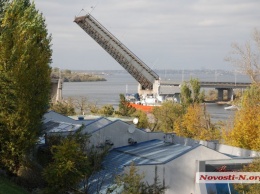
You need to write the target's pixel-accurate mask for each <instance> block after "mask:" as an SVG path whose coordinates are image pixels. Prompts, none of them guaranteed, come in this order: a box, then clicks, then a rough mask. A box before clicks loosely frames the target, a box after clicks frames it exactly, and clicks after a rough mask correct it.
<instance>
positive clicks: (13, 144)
mask: <svg viewBox="0 0 260 194" xmlns="http://www.w3.org/2000/svg"><path fill="white" fill-rule="evenodd" d="M1 2H2V1H1ZM0 25H1V29H0V30H1V31H0V48H1V49H0V91H1V92H0V103H1V107H0V165H1V166H2V167H5V168H6V169H8V170H9V171H11V172H13V173H17V171H18V169H19V168H20V166H21V165H22V163H23V159H24V158H25V157H24V156H25V155H26V154H27V153H28V152H29V151H30V150H31V148H32V147H34V145H35V143H36V141H37V139H38V135H39V133H40V128H41V119H42V116H43V114H44V113H45V112H46V111H47V108H48V103H49V96H50V66H49V64H50V63H51V55H52V50H51V48H50V47H51V45H50V44H51V37H50V36H49V35H48V32H47V30H46V25H45V21H44V18H43V16H42V15H41V14H40V13H39V12H38V11H37V10H36V8H35V5H34V3H30V1H29V0H23V1H22V0H13V1H10V2H8V3H7V4H6V6H5V8H4V11H3V14H2V19H1V21H0Z"/></svg>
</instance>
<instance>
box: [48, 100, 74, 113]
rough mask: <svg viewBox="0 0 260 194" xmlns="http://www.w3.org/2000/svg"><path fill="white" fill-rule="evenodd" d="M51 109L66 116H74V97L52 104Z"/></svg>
mask: <svg viewBox="0 0 260 194" xmlns="http://www.w3.org/2000/svg"><path fill="white" fill-rule="evenodd" d="M50 109H51V110H53V111H55V112H57V113H60V114H63V115H66V116H72V115H75V114H76V112H75V108H74V106H73V102H72V99H68V100H67V101H61V102H60V101H58V102H56V103H54V104H52V105H51V107H50Z"/></svg>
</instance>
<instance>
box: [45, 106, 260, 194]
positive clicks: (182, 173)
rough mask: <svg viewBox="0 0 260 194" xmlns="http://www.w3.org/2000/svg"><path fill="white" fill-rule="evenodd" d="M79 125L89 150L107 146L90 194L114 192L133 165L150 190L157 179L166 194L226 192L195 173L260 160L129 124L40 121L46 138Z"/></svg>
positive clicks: (54, 116)
mask: <svg viewBox="0 0 260 194" xmlns="http://www.w3.org/2000/svg"><path fill="white" fill-rule="evenodd" d="M82 124H84V125H83V131H82V132H83V133H88V134H90V135H91V137H90V139H89V141H90V145H93V146H95V147H96V148H97V149H99V148H100V147H102V146H104V145H106V144H109V145H110V146H111V150H110V152H109V154H108V155H107V156H106V158H105V160H104V162H103V170H101V171H100V172H98V173H96V174H94V175H93V176H92V177H91V178H90V180H89V189H90V193H106V192H107V190H108V189H109V190H110V192H113V188H114V178H115V177H116V176H117V175H119V174H121V173H123V172H126V171H127V170H128V168H129V165H130V164H131V163H134V164H135V166H136V168H137V169H138V172H140V173H144V175H145V182H148V183H149V184H152V183H153V181H154V177H155V176H158V177H159V179H160V182H161V183H162V184H164V185H165V186H167V190H166V193H167V194H175V193H176V194H180V193H189V194H190V193H192V194H207V193H214V192H215V193H222V191H223V192H224V191H225V192H228V189H229V188H228V187H227V184H220V185H219V184H205V183H200V184H199V183H196V172H214V171H217V170H218V169H219V168H220V167H222V166H225V167H227V168H228V169H241V168H242V166H243V164H248V163H250V162H251V161H252V159H253V158H254V157H256V156H257V155H258V154H260V153H258V152H255V151H251V150H245V149H241V148H237V147H232V146H227V145H223V144H219V143H218V142H214V141H212V142H208V141H196V140H193V139H188V138H182V137H178V136H176V135H174V134H164V133H160V132H159V133H153V132H146V131H144V130H141V129H138V128H136V127H135V125H133V124H129V123H126V122H124V121H121V120H113V121H111V120H109V119H107V118H104V117H99V118H95V119H92V120H74V119H71V118H69V117H65V116H62V115H60V114H58V113H55V112H53V111H50V112H48V113H46V114H45V116H44V126H45V130H46V133H47V135H56V134H59V135H68V134H70V133H73V132H75V131H76V130H78V129H79V128H80V127H81V126H82ZM228 186H229V185H228ZM97 188H99V189H97ZM231 189H232V186H231ZM116 192H117V191H116V190H114V193H116Z"/></svg>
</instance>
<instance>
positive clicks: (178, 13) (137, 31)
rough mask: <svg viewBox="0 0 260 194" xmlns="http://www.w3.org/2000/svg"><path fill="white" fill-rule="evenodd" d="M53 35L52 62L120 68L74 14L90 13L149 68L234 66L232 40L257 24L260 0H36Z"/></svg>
mask: <svg viewBox="0 0 260 194" xmlns="http://www.w3.org/2000/svg"><path fill="white" fill-rule="evenodd" d="M35 4H36V8H37V9H38V10H39V11H40V12H41V13H42V14H43V16H44V17H45V19H46V24H47V29H48V32H49V33H50V34H51V36H52V49H53V56H52V59H53V63H52V65H51V66H52V67H58V68H61V69H71V70H121V69H123V68H122V67H121V65H120V64H118V63H117V62H116V61H115V60H114V59H113V58H112V57H111V56H110V55H109V54H108V53H107V52H106V51H105V50H103V48H102V47H100V46H99V45H98V44H97V43H96V42H95V41H94V40H93V39H92V38H91V37H90V36H89V35H88V34H87V33H85V32H84V31H83V30H82V29H81V28H80V27H79V26H78V25H77V24H76V23H74V22H73V21H74V19H75V17H77V16H83V15H86V14H88V13H90V14H91V15H92V16H93V17H94V18H96V19H97V20H98V21H99V23H101V24H102V25H103V26H104V27H106V28H107V29H108V30H109V31H110V32H111V33H112V34H114V35H115V36H116V37H117V38H118V39H119V40H120V41H121V42H122V43H123V44H124V45H126V46H127V47H128V48H129V49H130V50H131V51H132V52H133V53H134V54H135V55H137V56H138V57H139V58H140V59H141V60H143V61H144V62H145V63H146V64H147V65H148V66H149V67H150V68H152V69H161V70H166V69H172V70H186V69H189V70H193V69H196V70H197V69H212V70H217V69H223V70H233V69H234V67H233V66H232V65H231V64H229V63H228V62H226V61H225V60H224V59H225V57H227V56H228V55H230V51H231V50H232V48H231V44H232V43H234V42H236V43H238V44H241V45H243V44H245V43H246V42H247V41H250V39H251V37H252V32H253V30H254V28H257V29H260V22H259V21H260V10H259V8H260V1H259V0H185V1H183V0H182V1H181V0H73V1H71V0H55V1H53V0H35Z"/></svg>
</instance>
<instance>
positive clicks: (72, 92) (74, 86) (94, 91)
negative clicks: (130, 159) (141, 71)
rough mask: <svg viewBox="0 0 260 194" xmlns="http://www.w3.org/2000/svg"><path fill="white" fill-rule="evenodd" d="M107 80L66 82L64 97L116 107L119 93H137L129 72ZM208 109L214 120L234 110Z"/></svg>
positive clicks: (228, 78) (234, 78)
mask: <svg viewBox="0 0 260 194" xmlns="http://www.w3.org/2000/svg"><path fill="white" fill-rule="evenodd" d="M160 77H161V78H162V79H165V80H173V81H176V82H181V81H182V80H189V79H190V77H193V78H199V80H201V81H231V82H234V81H237V82H248V79H247V78H246V77H243V76H233V75H218V76H216V75H207V74H202V75H194V74H184V75H183V74H181V73H180V74H167V73H166V72H165V74H164V75H160ZM104 78H106V80H107V81H104V82H65V83H64V84H63V97H64V98H68V97H71V98H75V99H78V98H81V97H86V98H87V99H88V100H89V101H90V102H95V103H97V105H99V106H103V105H105V104H111V105H113V106H114V107H117V106H118V102H119V94H125V93H136V92H137V86H138V83H137V81H136V80H135V79H134V78H133V77H132V76H131V75H129V74H128V73H127V72H121V73H113V74H109V75H105V76H104ZM206 105H207V111H208V112H209V113H210V115H211V117H212V119H214V120H226V119H228V118H229V117H231V116H232V115H233V114H234V112H233V111H226V110H225V109H224V107H225V106H227V105H218V104H211V103H208V104H206Z"/></svg>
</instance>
